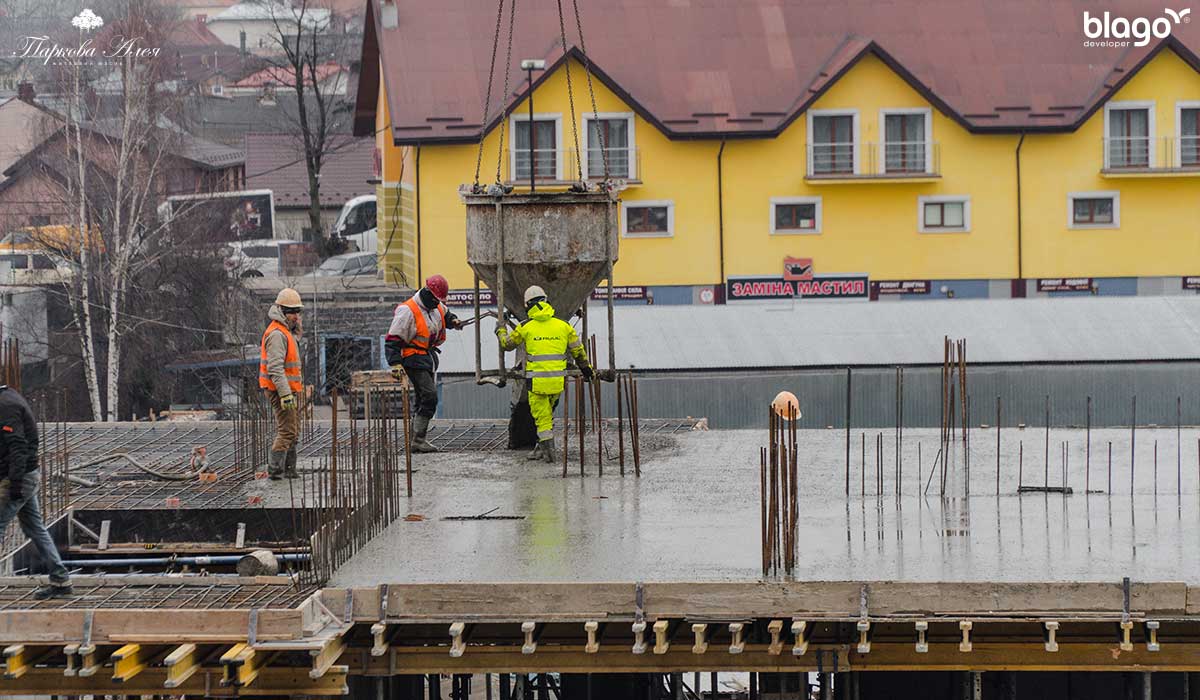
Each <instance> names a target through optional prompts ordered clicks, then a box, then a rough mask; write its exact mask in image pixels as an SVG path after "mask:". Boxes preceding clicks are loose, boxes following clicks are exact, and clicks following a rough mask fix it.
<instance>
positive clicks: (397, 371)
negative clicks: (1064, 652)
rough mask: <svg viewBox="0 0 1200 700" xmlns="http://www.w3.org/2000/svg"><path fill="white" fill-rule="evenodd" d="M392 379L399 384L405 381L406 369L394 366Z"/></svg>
mask: <svg viewBox="0 0 1200 700" xmlns="http://www.w3.org/2000/svg"><path fill="white" fill-rule="evenodd" d="M392 379H395V380H396V381H398V382H402V381H404V367H402V366H401V365H392Z"/></svg>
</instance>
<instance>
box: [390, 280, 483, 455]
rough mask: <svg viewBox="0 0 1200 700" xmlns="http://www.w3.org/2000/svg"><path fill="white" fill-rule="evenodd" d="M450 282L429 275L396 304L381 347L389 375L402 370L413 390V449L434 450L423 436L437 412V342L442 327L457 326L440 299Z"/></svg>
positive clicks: (459, 324)
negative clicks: (384, 353)
mask: <svg viewBox="0 0 1200 700" xmlns="http://www.w3.org/2000/svg"><path fill="white" fill-rule="evenodd" d="M449 293H450V285H449V283H447V282H446V278H445V277H442V276H441V275H432V276H430V277H429V279H427V280H425V286H424V287H422V288H421V289H419V290H417V293H416V294H414V295H412V298H411V299H409V300H408V301H406V302H404V303H403V304H400V305H399V306H397V307H396V312H395V313H394V314H392V325H391V327H389V328H388V333H387V339H386V341H385V343H384V348H385V349H386V351H387V362H388V366H390V367H391V368H392V377H394V378H395V379H397V380H399V379H400V378H401V377H402V376H404V375H405V374H407V375H408V381H409V382H411V383H412V386H413V388H414V389H415V390H416V410H415V411H414V413H416V416H415V417H414V418H413V439H412V449H413V451H414V452H437V451H438V449H437V448H436V447H434V446H433V445H432V444H430V442H429V440H427V439H426V437H425V436H426V434H427V433H428V432H429V421H430V420H431V419H433V416H434V414H436V413H437V406H438V397H437V383H436V382H435V381H434V373H435V372H437V366H438V357H437V356H438V346H439V345H441V344H442V343H444V342H446V329H447V328H453V329H455V330H461V329H462V327H463V324H462V322H461V321H459V320H458V317H457V316H455V315H454V314H453V313H451V312H449V311H447V310H446V306H445V304H444V303H443V302H445V301H446V296H447V295H449Z"/></svg>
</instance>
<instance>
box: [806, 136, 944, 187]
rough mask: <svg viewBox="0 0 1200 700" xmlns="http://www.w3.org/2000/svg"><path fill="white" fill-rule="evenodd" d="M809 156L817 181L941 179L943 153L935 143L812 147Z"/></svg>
mask: <svg viewBox="0 0 1200 700" xmlns="http://www.w3.org/2000/svg"><path fill="white" fill-rule="evenodd" d="M807 155H808V177H809V178H810V179H814V180H840V179H855V178H858V179H889V178H893V179H906V178H919V177H920V178H923V177H940V176H941V149H940V144H938V143H937V142H934V141H887V142H884V143H858V144H856V143H853V142H837V143H810V144H807ZM856 161H857V162H856Z"/></svg>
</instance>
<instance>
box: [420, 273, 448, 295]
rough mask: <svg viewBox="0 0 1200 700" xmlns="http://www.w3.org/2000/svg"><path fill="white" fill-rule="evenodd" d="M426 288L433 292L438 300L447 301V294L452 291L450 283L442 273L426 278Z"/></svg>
mask: <svg viewBox="0 0 1200 700" xmlns="http://www.w3.org/2000/svg"><path fill="white" fill-rule="evenodd" d="M425 288H426V289H428V290H429V291H431V292H433V295H434V296H435V297H437V298H438V301H446V296H447V295H448V294H449V293H450V283H449V282H447V281H446V278H445V277H442V276H441V275H430V276H429V278H428V279H426V280H425Z"/></svg>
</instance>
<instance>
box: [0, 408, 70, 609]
mask: <svg viewBox="0 0 1200 700" xmlns="http://www.w3.org/2000/svg"><path fill="white" fill-rule="evenodd" d="M0 470H2V471H0V476H2V477H4V479H3V481H0V538H3V536H4V532H5V531H6V530H7V529H8V524H9V523H10V522H12V519H13V516H16V518H17V520H18V521H20V523H21V529H22V530H23V531H24V532H25V536H26V537H28V538H29V540H30V541H31V542H33V546H34V547H36V548H37V550H38V554H40V555H41V557H42V559H43V560H45V562H46V564H47V566H48V567H49V569H50V585H48V586H42V587H41V588H39V589H38V590H37V591H35V592H34V594H33V597H34V598H37V599H39V600H44V599H46V598H56V597H61V596H69V595H71V594H72V593H73V591H72V590H71V579H70V577H69V576H68V574H67V568H66V567H65V566H63V563H62V557H60V556H59V555H58V548H57V547H55V546H54V540H53V539H51V538H50V533H49V532H47V531H46V523H44V522H43V521H42V510H41V508H40V507H39V506H38V497H37V492H38V486H39V485H41V474H40V473H39V472H38V432H37V421H36V420H35V419H34V417H33V411H31V410H29V404H28V403H26V402H25V398H24V397H22V396H21V395H20V394H18V393H17V392H16V391H15V390H13V389H10V388H8V387H7V386H4V385H0Z"/></svg>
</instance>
